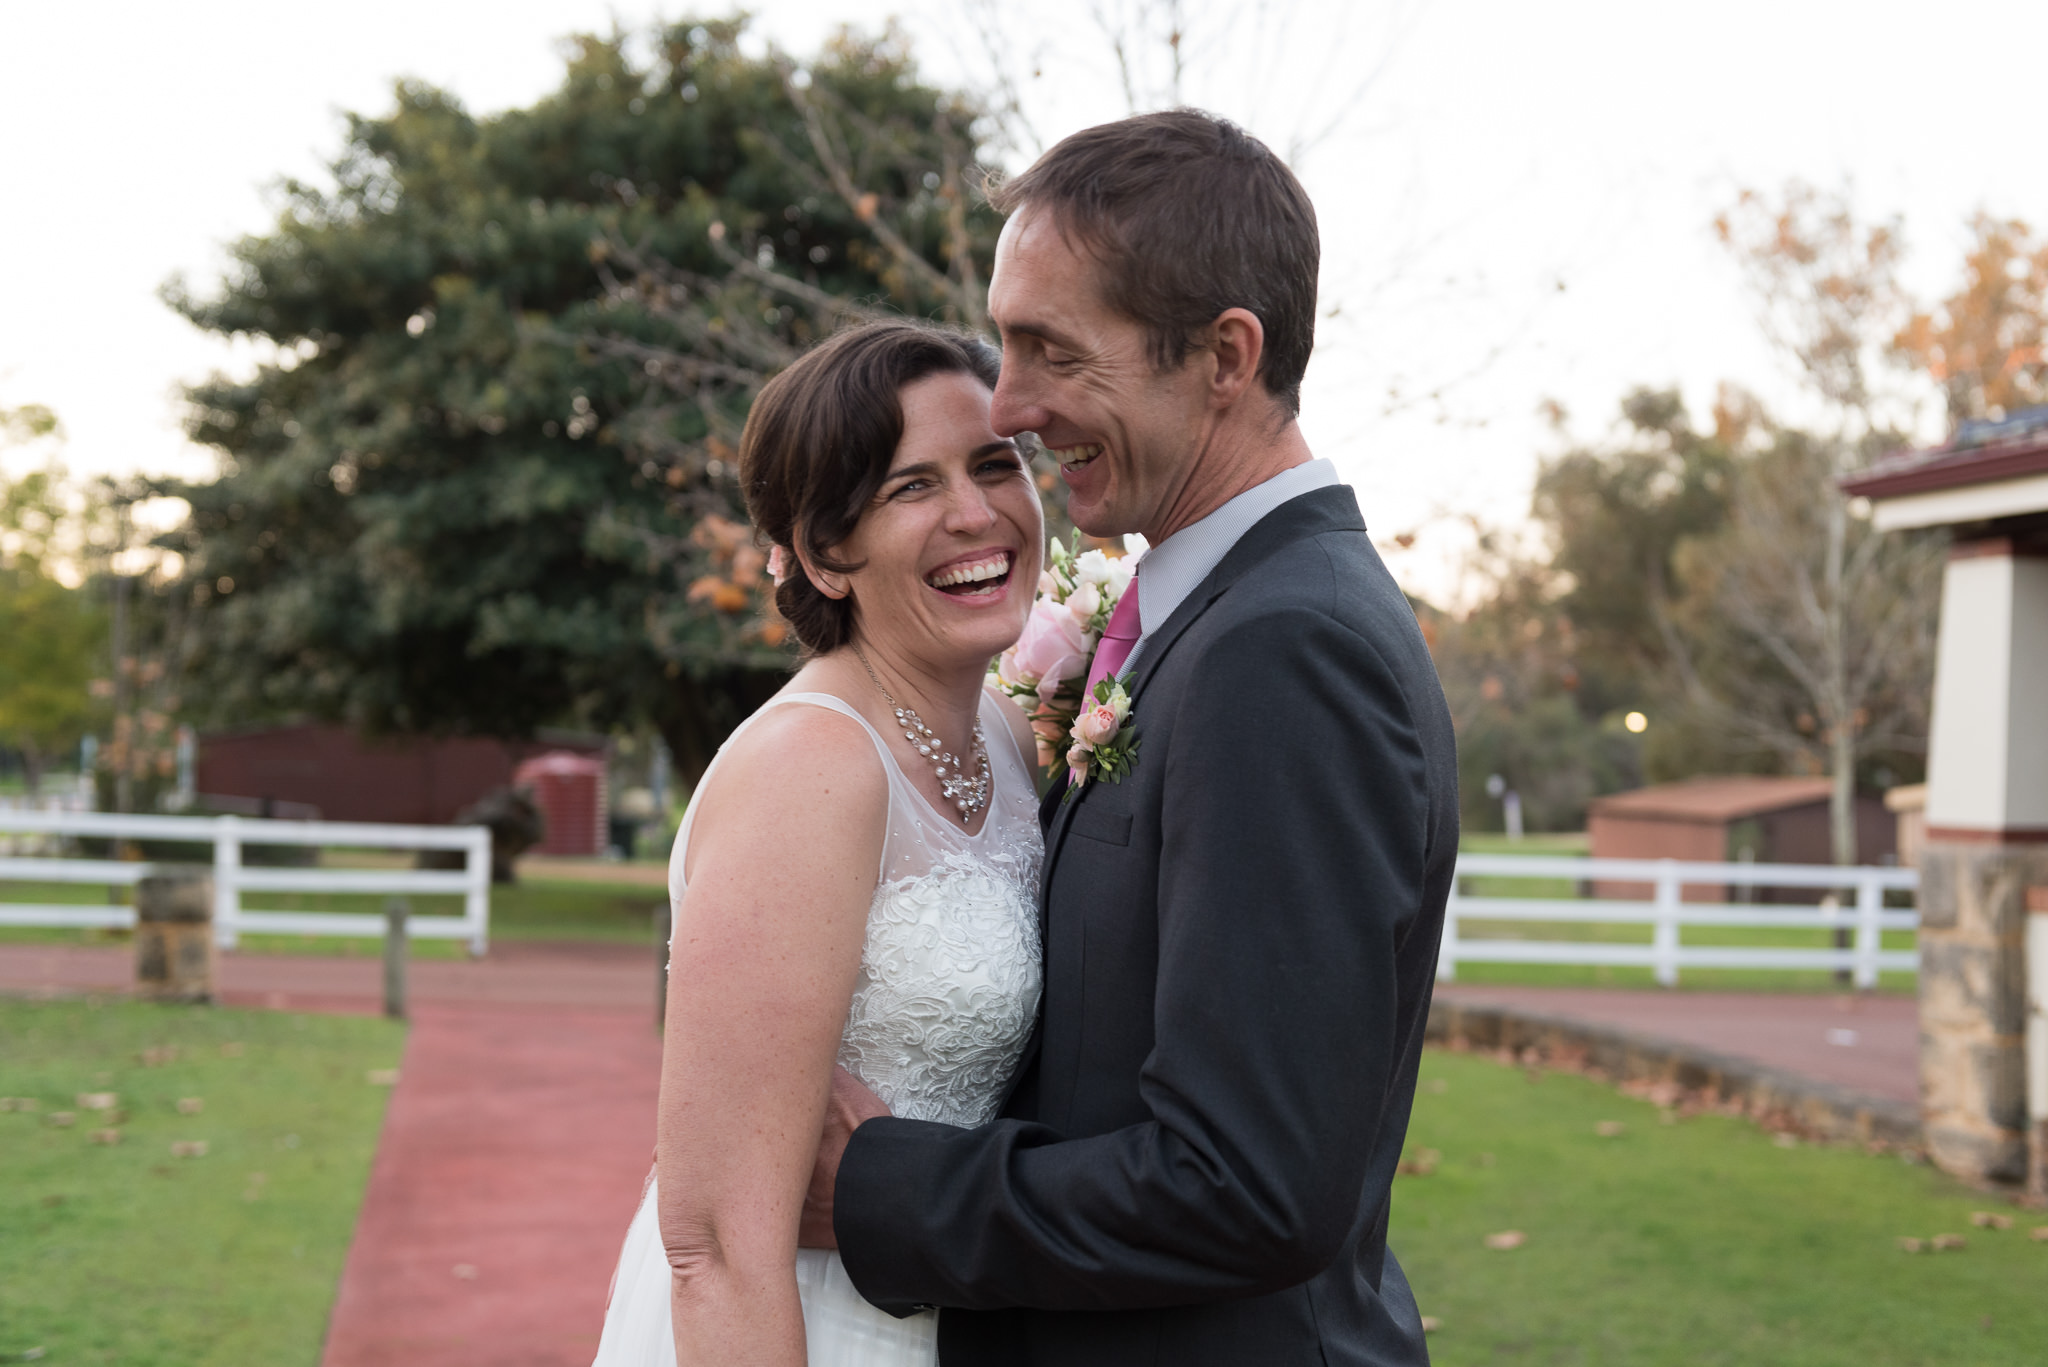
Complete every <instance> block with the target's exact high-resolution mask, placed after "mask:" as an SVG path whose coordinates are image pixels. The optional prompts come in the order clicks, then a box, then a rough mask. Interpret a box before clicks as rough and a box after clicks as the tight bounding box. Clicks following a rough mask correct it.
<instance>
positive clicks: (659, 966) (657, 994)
mask: <svg viewBox="0 0 2048 1367" xmlns="http://www.w3.org/2000/svg"><path fill="white" fill-rule="evenodd" d="M669 926H670V922H669V908H668V902H667V900H666V899H663V901H662V904H661V905H660V906H658V907H656V908H655V909H654V1028H655V1029H656V1030H659V1029H661V1028H662V1026H663V1024H664V1023H666V1022H667V1020H668V941H669Z"/></svg>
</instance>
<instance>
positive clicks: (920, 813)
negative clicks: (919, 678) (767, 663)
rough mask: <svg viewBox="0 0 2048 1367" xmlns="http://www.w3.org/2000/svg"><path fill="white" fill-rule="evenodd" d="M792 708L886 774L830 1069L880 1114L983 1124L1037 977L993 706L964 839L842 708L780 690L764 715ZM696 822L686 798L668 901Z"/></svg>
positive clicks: (1015, 770) (1018, 1043) (1030, 846)
mask: <svg viewBox="0 0 2048 1367" xmlns="http://www.w3.org/2000/svg"><path fill="white" fill-rule="evenodd" d="M793 703H806V704H809V705H811V706H814V707H824V708H828V709H830V710H831V711H834V712H838V713H841V714H842V715H845V716H848V717H851V718H853V719H854V720H855V721H857V722H859V723H860V725H861V727H862V729H864V730H865V731H867V733H868V735H869V736H870V737H871V738H872V739H873V740H874V743H875V749H876V751H877V753H878V754H879V755H880V756H881V761H882V770H883V772H884V773H885V774H887V775H888V779H889V823H888V833H887V835H886V836H885V837H884V838H883V841H882V854H881V865H880V868H879V870H878V872H877V876H876V880H875V896H874V900H873V901H872V902H871V903H870V904H869V906H868V922H867V938H866V941H865V943H864V944H863V945H862V948H861V962H860V977H859V980H858V982H857V984H856V986H855V988H854V993H853V1002H852V1006H851V1008H850V1009H849V1010H848V1012H847V1018H846V1029H845V1031H844V1032H843V1033H842V1034H841V1036H840V1044H839V1062H840V1064H841V1066H843V1067H844V1068H845V1069H846V1070H847V1071H848V1072H850V1073H852V1074H853V1075H854V1076H855V1077H856V1078H859V1079H860V1081H861V1082H862V1083H863V1084H864V1085H865V1086H866V1087H867V1088H868V1090H870V1091H872V1092H873V1093H874V1094H875V1095H876V1096H878V1097H880V1098H881V1099H882V1100H883V1102H885V1103H886V1104H887V1105H888V1107H889V1110H890V1112H891V1113H892V1114H895V1115H898V1116H902V1117H905V1118H908V1119H912V1120H937V1121H943V1122H945V1123H946V1124H949V1125H965V1126H973V1125H979V1124H982V1123H984V1122H985V1121H988V1120H991V1119H993V1118H994V1116H995V1110H996V1106H997V1105H998V1103H999V1102H1000V1101H1001V1099H1002V1095H1003V1090H1004V1088H1005V1087H1006V1086H1007V1085H1008V1084H1009V1081H1010V1075H1011V1073H1012V1072H1013V1071H1015V1069H1016V1067H1017V1062H1018V1060H1019V1059H1020V1058H1022V1057H1023V1053H1024V1045H1025V1042H1026V1041H1027V1040H1028V1039H1029V1038H1030V1035H1031V1027H1032V1024H1033V1022H1034V1021H1035V1020H1036V1019H1037V1015H1038V995H1039V988H1040V984H1041V981H1042V970H1041V966H1040V962H1039V943H1038V865H1039V859H1040V856H1041V853H1042V845H1041V841H1040V838H1039V833H1038V803H1037V798H1036V796H1035V794H1034V792H1033V789H1032V785H1031V774H1030V770H1029V769H1028V768H1027V767H1026V765H1025V762H1024V757H1023V755H1022V754H1021V753H1020V752H1019V750H1018V748H1017V744H1016V739H1015V737H1014V735H1013V734H1012V733H1011V731H1010V728H1009V726H1008V725H1007V724H1006V722H1005V720H1004V718H1003V716H1002V714H1001V712H1000V710H999V709H1001V708H1002V707H1003V706H1004V704H1003V703H1002V702H1000V701H999V700H997V699H996V698H994V697H992V696H990V695H987V694H984V695H983V697H982V702H981V727H982V733H983V735H984V736H985V737H986V739H987V744H988V752H989V769H990V771H991V775H992V777H993V779H994V783H993V786H992V790H991V793H990V798H989V810H988V816H987V819H986V820H985V821H984V822H983V824H982V827H981V829H980V830H979V831H977V832H975V833H974V834H973V835H969V834H967V833H966V832H965V831H963V830H962V829H961V828H960V826H959V824H958V823H957V822H955V821H950V820H948V819H947V818H945V817H944V816H942V815H940V813H939V812H938V811H937V810H936V809H935V808H934V807H933V806H932V805H931V803H930V802H929V801H927V800H926V798H925V797H924V795H923V794H922V793H920V792H919V791H918V790H917V789H916V788H915V787H913V786H911V783H910V780H909V779H907V778H905V777H904V775H903V773H902V771H901V770H900V769H899V768H898V767H897V765H896V762H895V760H894V758H893V757H892V756H891V755H890V753H889V748H888V746H887V745H886V744H885V743H884V741H883V739H882V737H881V736H880V735H878V734H877V733H876V732H875V729H874V728H873V727H872V726H869V725H868V723H867V721H866V719H865V718H863V717H862V716H861V715H860V713H859V712H858V711H856V710H855V709H854V708H853V707H852V706H850V705H849V704H847V703H846V702H844V701H842V700H841V699H839V698H837V697H834V696H832V695H831V694H827V693H787V694H783V695H781V696H779V697H777V698H775V699H773V700H772V701H770V702H769V704H768V707H775V706H781V705H788V704H793ZM768 707H764V708H762V709H761V712H756V713H755V714H754V716H753V717H750V718H748V720H747V722H745V723H743V724H742V726H741V728H740V730H745V729H746V727H747V726H749V725H752V724H753V721H754V720H755V718H758V717H760V716H761V715H762V713H763V712H766V711H767V710H768ZM733 734H734V735H735V736H737V735H738V734H739V732H738V731H735V732H734V733H733ZM727 744H728V745H729V744H731V741H730V740H728V741H727ZM721 754H722V752H721ZM717 767H718V765H717V761H716V760H714V761H713V762H712V766H711V768H710V769H707V770H706V771H705V774H704V780H703V781H702V782H700V783H699V784H698V785H697V792H698V793H699V794H701V793H703V791H704V790H705V788H706V787H708V786H709V784H710V781H711V777H712V775H713V774H714V773H715V772H716V771H717ZM695 814H696V799H695V798H694V797H693V798H692V799H691V803H690V810H689V811H688V812H686V813H685V814H684V816H683V824H682V827H681V829H679V830H678V831H677V832H676V843H675V848H674V851H673V853H672V854H671V855H670V857H669V897H670V901H671V904H674V903H675V902H677V901H679V900H680V899H681V897H682V895H683V887H684V880H683V855H684V851H685V849H686V848H687V846H688V842H689V838H690V824H691V818H692V817H693V816H694V815H695Z"/></svg>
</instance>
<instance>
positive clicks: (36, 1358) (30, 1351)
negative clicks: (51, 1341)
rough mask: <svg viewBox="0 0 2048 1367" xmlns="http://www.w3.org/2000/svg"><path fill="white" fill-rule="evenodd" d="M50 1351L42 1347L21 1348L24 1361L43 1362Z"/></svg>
mask: <svg viewBox="0 0 2048 1367" xmlns="http://www.w3.org/2000/svg"><path fill="white" fill-rule="evenodd" d="M49 1351H50V1350H49V1349H47V1348H41V1347H37V1348H24V1349H22V1350H21V1360H22V1361H23V1362H41V1361H42V1360H43V1358H44V1357H45V1356H46V1355H47V1354H48V1353H49Z"/></svg>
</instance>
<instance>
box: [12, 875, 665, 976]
mask: <svg viewBox="0 0 2048 1367" xmlns="http://www.w3.org/2000/svg"><path fill="white" fill-rule="evenodd" d="M125 900H126V898H125V896H124V897H123V898H122V901H124V902H125ZM410 900H411V902H412V910H413V914H414V915H416V916H460V915H461V914H462V899H461V898H460V897H457V896H453V895H446V896H444V895H428V896H417V897H413V898H411V899H410ZM667 900H668V894H667V893H666V891H664V890H663V889H661V888H653V887H634V886H631V885H628V884H618V883H556V882H537V881H534V880H532V879H528V880H525V881H523V882H520V883H516V884H514V885H512V886H510V887H494V888H492V889H491V938H492V939H493V940H582V941H592V940H595V941H603V942H609V943H615V944H651V943H653V936H654V929H653V914H654V911H655V910H656V908H658V907H660V906H662V905H663V904H664V903H666V902H667ZM385 901H386V899H385V898H384V897H383V896H381V895H379V896H371V895H364V894H349V893H303V892H302V893H293V892H266V893H254V894H249V895H247V896H246V897H245V898H244V903H245V905H247V906H250V907H252V908H254V907H258V906H260V907H261V908H262V909H263V910H265V911H348V912H367V913H377V912H381V911H382V910H383V908H384V903H385ZM5 902H55V903H60V904H73V905H80V906H105V905H107V890H106V889H105V888H101V887H92V886H80V885H78V884H75V883H0V903H5ZM128 940H129V934H128V932H127V931H109V930H78V929H72V928H69V927H63V926H0V944H86V945H91V944H126V943H127V942H128ZM239 948H240V952H242V953H246V954H326V955H339V956H349V955H357V956H371V957H374V956H377V955H380V954H382V953H383V952H384V951H383V942H382V941H381V940H377V939H354V938H349V937H346V936H302V935H245V936H243V937H242V943H241V945H240V947H239ZM467 952H468V950H467V947H466V946H465V944H464V943H463V942H462V941H459V940H418V939H416V940H414V941H413V942H412V954H413V957H415V958H427V959H457V958H461V957H463V956H464V955H465V954H466V953H467Z"/></svg>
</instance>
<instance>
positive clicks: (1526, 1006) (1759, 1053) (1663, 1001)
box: [1437, 983, 1920, 1105]
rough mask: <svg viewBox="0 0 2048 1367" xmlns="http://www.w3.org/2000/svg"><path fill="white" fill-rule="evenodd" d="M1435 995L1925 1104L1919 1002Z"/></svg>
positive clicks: (1500, 992) (1771, 996)
mask: <svg viewBox="0 0 2048 1367" xmlns="http://www.w3.org/2000/svg"><path fill="white" fill-rule="evenodd" d="M1437 995H1438V996H1440V997H1444V998H1447V999H1450V1000H1455V1001H1460V1002H1467V1003H1471V1004H1473V1005H1483V1006H1513V1007H1520V1008H1522V1009H1523V1010H1528V1011H1541V1012H1544V1013H1546V1014H1549V1015H1554V1016H1569V1017H1572V1018H1574V1019H1577V1020H1585V1021H1595V1022H1598V1023H1600V1024H1603V1025H1618V1026H1622V1027H1624V1028H1627V1029H1631V1030H1636V1031H1640V1032H1641V1033H1643V1034H1646V1035H1656V1036H1659V1037H1661V1038H1663V1039H1667V1040H1675V1041H1678V1042H1679V1043H1682V1044H1692V1045H1697V1046H1699V1047H1700V1048H1703V1049H1712V1050H1714V1051H1716V1052H1717V1053H1723V1054H1735V1055H1738V1056H1740V1057H1742V1058H1748V1059H1754V1060H1756V1061H1757V1062H1759V1063H1766V1064H1769V1065H1771V1066H1772V1067H1774V1068H1782V1069H1784V1070H1785V1071H1786V1072H1788V1073H1798V1074H1800V1075H1801V1076H1804V1077H1812V1078H1820V1079H1822V1080H1824V1081H1827V1082H1833V1083H1835V1084H1837V1085H1839V1086H1843V1087H1849V1088H1853V1089H1854V1090H1856V1091H1859V1092H1869V1093H1871V1094H1872V1095H1874V1096H1882V1097H1889V1098H1891V1099H1892V1100H1895V1101H1903V1102H1906V1103H1908V1104H1909V1105H1912V1104H1917V1103H1918V1102H1919V1100H1920V1089H1919V1076H1920V1074H1919V1068H1920V1005H1919V1002H1918V1001H1917V1000H1915V999H1914V998H1912V997H1896V996H1876V995H1871V996H1867V997H1859V996H1853V995H1849V994H1843V995H1840V996H1805V995H1797V996H1795V995H1792V994H1790V993H1770V992H1665V991H1657V990H1654V989H1652V990H1647V991H1631V990H1625V989H1619V988H1575V987H1496V986H1492V985H1490V984H1469V985H1468V984H1462V983H1446V984H1443V985H1441V986H1439V987H1438V988H1437Z"/></svg>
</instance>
